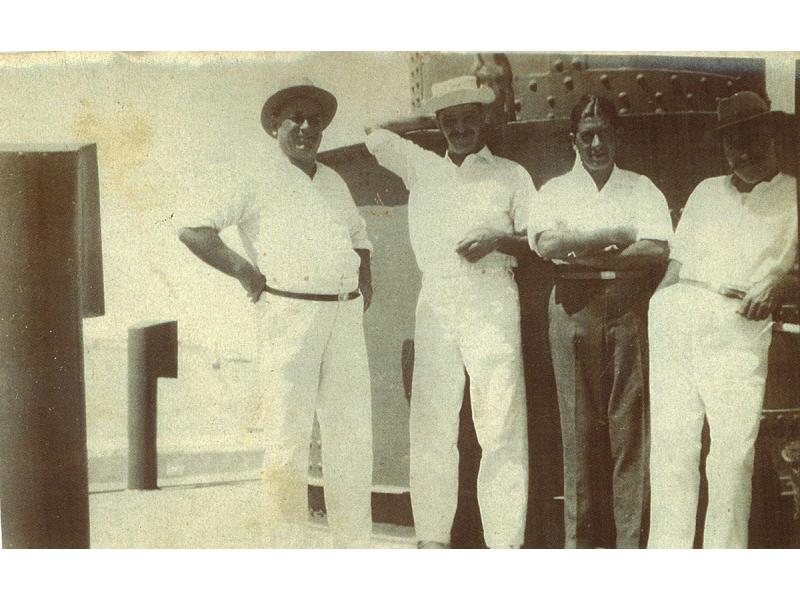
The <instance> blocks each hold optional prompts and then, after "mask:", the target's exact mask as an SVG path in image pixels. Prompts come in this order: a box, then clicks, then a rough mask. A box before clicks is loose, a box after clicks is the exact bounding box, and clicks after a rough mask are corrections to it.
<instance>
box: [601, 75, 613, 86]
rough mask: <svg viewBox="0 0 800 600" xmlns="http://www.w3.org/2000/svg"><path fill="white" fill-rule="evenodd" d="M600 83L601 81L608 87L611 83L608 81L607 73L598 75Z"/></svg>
mask: <svg viewBox="0 0 800 600" xmlns="http://www.w3.org/2000/svg"><path fill="white" fill-rule="evenodd" d="M600 83H602V84H603V85H604V86H606V87H609V86H610V85H611V83H610V82H609V81H608V75H606V74H605V73H603V74H602V75H600Z"/></svg>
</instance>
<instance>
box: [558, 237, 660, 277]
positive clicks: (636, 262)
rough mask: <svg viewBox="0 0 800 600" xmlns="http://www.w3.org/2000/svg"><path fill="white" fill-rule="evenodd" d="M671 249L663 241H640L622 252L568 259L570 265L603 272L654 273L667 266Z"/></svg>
mask: <svg viewBox="0 0 800 600" xmlns="http://www.w3.org/2000/svg"><path fill="white" fill-rule="evenodd" d="M668 258H669V247H668V245H667V242H665V241H663V240H639V241H638V242H634V243H633V244H631V245H629V246H627V247H626V248H625V249H623V250H622V251H619V252H616V251H613V252H603V253H602V254H598V255H595V256H586V257H578V258H574V259H568V262H569V263H570V264H575V265H581V266H584V267H590V268H593V269H600V270H602V271H652V270H655V269H659V268H661V267H663V266H664V264H666V262H667V259H668Z"/></svg>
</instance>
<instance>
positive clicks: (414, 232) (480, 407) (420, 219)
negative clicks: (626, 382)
mask: <svg viewBox="0 0 800 600" xmlns="http://www.w3.org/2000/svg"><path fill="white" fill-rule="evenodd" d="M431 92H432V97H431V98H430V99H429V101H428V102H427V104H426V105H425V107H424V108H425V113H426V116H423V117H422V118H419V119H410V120H408V121H397V122H394V123H389V124H385V125H383V128H380V129H376V130H375V131H372V130H370V129H369V128H368V130H367V131H368V135H367V140H366V143H367V148H368V149H369V151H370V152H372V154H374V155H375V157H376V158H377V159H378V162H379V163H380V164H381V165H383V166H384V167H386V168H388V169H389V170H391V171H393V172H394V173H396V174H398V175H399V176H400V177H402V178H403V181H404V183H405V185H406V187H407V188H408V190H409V192H410V194H409V200H408V218H409V232H410V237H411V246H412V248H413V250H414V255H415V257H416V260H417V264H418V265H419V268H420V270H421V271H422V289H421V291H420V295H419V300H418V303H417V310H416V333H415V357H414V377H413V384H412V391H411V422H410V432H411V474H410V483H411V502H412V508H413V512H414V525H415V529H416V534H417V538H418V544H419V546H420V547H422V548H437V547H438V548H441V547H447V546H448V545H449V543H450V529H451V527H452V522H453V517H454V514H455V510H456V504H457V496H458V459H459V457H458V449H457V445H456V444H457V439H458V430H459V411H460V408H461V403H462V400H463V392H464V384H465V375H464V370H465V368H466V371H467V372H468V373H469V377H470V397H471V402H472V413H473V420H474V423H475V430H476V433H477V436H478V441H479V443H480V445H481V450H482V457H481V465H480V473H479V475H478V502H479V504H480V511H481V517H482V520H483V528H484V537H485V540H486V544H487V545H488V546H489V547H518V546H520V545H521V544H522V542H523V532H524V529H525V514H526V506H527V489H528V483H527V482H528V470H527V464H528V458H527V447H528V445H527V421H526V408H525V387H524V386H525V384H524V380H523V370H522V351H521V343H520V331H519V318H520V317H519V296H518V292H517V287H516V284H515V282H514V279H513V276H512V273H511V268H512V267H514V266H515V265H516V259H515V258H514V257H513V255H512V254H513V253H514V252H516V251H520V250H523V251H524V250H526V243H525V237H524V231H525V218H526V216H527V210H528V204H529V202H530V198H531V196H532V195H533V194H534V187H533V183H532V181H531V178H530V175H529V174H528V172H527V171H526V170H525V169H524V168H523V167H522V166H521V165H519V164H517V163H515V162H512V161H510V160H506V159H503V158H500V157H497V156H494V155H493V154H492V153H491V152H490V151H489V149H488V148H487V147H486V145H485V141H484V135H485V116H486V108H485V107H486V106H487V105H489V104H491V103H492V102H493V101H494V98H495V96H494V92H492V90H491V89H489V88H487V87H478V85H477V82H476V79H475V77H468V76H467V77H458V78H455V79H451V80H448V81H444V82H442V83H439V84H434V85H433V86H432V90H431ZM430 116H435V119H436V123H437V125H438V127H439V129H440V130H441V132H442V134H443V135H444V138H445V141H446V142H447V154H446V156H444V157H442V156H439V155H438V154H435V153H434V152H430V151H428V150H424V149H423V148H420V147H419V146H417V145H415V144H414V143H412V142H411V141H408V140H405V139H403V138H401V137H400V136H399V135H397V134H396V133H394V132H392V131H390V129H391V130H394V131H403V130H411V129H414V128H419V127H420V126H423V125H424V124H425V123H426V122H428V123H429V122H430ZM426 118H427V121H426Z"/></svg>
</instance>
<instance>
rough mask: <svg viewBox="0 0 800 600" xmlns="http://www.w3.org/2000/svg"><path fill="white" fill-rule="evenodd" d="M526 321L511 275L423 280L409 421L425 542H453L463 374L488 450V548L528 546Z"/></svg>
mask: <svg viewBox="0 0 800 600" xmlns="http://www.w3.org/2000/svg"><path fill="white" fill-rule="evenodd" d="M519 319H520V317H519V295H518V292H517V286H516V284H515V283H514V280H513V277H512V275H511V273H510V272H508V271H505V270H485V271H482V270H478V269H476V270H475V271H472V272H470V273H469V274H467V275H463V276H458V277H449V278H441V279H432V278H424V279H423V283H422V290H421V292H420V296H419V301H418V303H417V312H416V333H415V342H414V347H415V348H414V354H415V356H414V378H413V385H412V391H411V423H410V429H411V477H410V482H411V503H412V508H413V512H414V526H415V528H416V534H417V538H418V539H419V540H420V541H428V542H440V543H446V544H447V543H449V542H450V529H451V527H452V524H453V517H454V515H455V511H456V504H457V501H458V461H459V456H458V447H457V443H458V432H459V412H460V410H461V404H462V401H463V397H464V386H465V381H466V377H465V373H464V369H465V367H466V370H467V372H468V373H469V376H470V398H471V403H472V418H473V421H474V424H475V431H476V433H477V437H478V442H479V443H480V446H481V449H482V458H481V465H480V471H479V474H478V503H479V505H480V511H481V518H482V521H483V528H484V536H485V540H486V544H487V545H488V546H489V547H508V546H520V545H522V542H523V538H524V532H525V515H526V509H527V498H528V429H527V411H526V405H525V382H524V379H523V368H522V348H521V343H520V330H519Z"/></svg>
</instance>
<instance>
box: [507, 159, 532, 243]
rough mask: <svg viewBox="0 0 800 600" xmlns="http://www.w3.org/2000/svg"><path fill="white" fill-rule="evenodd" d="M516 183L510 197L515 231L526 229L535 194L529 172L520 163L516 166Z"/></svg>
mask: <svg viewBox="0 0 800 600" xmlns="http://www.w3.org/2000/svg"><path fill="white" fill-rule="evenodd" d="M516 176H517V185H516V189H515V190H514V197H513V198H512V199H511V218H512V219H513V221H514V232H515V233H526V232H527V231H528V218H529V213H530V208H531V204H532V203H533V199H534V197H535V196H536V188H535V187H534V186H533V180H532V179H531V176H530V173H528V171H527V170H526V169H525V167H523V166H522V165H517V166H516Z"/></svg>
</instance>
